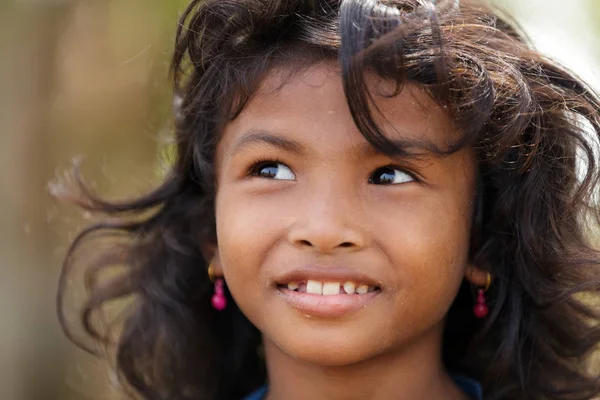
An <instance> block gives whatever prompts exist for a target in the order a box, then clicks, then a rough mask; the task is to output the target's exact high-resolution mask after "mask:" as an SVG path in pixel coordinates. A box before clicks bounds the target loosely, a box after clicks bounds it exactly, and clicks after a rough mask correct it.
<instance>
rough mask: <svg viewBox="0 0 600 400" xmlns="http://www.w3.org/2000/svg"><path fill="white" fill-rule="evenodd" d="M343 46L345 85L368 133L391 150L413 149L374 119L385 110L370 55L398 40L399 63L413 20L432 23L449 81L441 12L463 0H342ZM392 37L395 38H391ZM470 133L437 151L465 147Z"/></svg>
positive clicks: (440, 66) (442, 72)
mask: <svg viewBox="0 0 600 400" xmlns="http://www.w3.org/2000/svg"><path fill="white" fill-rule="evenodd" d="M339 4H340V32H341V39H342V41H341V49H340V53H339V62H340V66H341V69H342V75H343V77H344V79H343V83H344V91H345V93H346V97H347V99H348V104H349V107H350V110H351V112H352V116H353V118H354V120H355V123H356V125H357V126H358V128H359V129H360V131H361V132H362V133H363V135H364V136H365V138H366V139H367V140H368V141H369V142H370V143H371V144H372V145H373V146H374V147H376V148H377V149H379V150H380V151H382V152H384V153H388V154H390V155H407V154H406V149H400V148H398V146H396V145H395V144H394V143H393V142H392V141H390V140H389V139H388V138H387V137H386V136H385V135H384V134H383V133H382V132H381V131H380V129H379V127H378V126H377V124H376V123H375V122H374V118H373V112H372V111H371V110H372V109H374V110H375V111H376V112H377V113H378V114H379V115H380V116H383V113H381V112H380V111H379V110H378V108H377V106H376V102H375V101H374V99H373V95H372V93H371V91H370V90H369V89H368V87H367V83H366V81H365V76H364V70H365V68H364V67H365V66H366V64H367V62H368V61H367V60H368V58H369V55H372V53H373V50H375V49H377V48H378V47H379V48H380V47H385V46H388V45H393V46H394V65H396V66H402V65H403V58H404V48H403V35H404V34H406V33H407V32H408V31H409V26H408V25H409V22H410V25H414V26H416V25H417V24H418V25H423V24H425V25H428V26H429V27H430V28H431V34H432V37H433V39H434V43H437V47H438V49H439V55H440V57H439V58H438V62H437V64H436V72H437V76H438V81H439V82H441V83H442V84H441V85H440V86H442V87H443V86H444V82H445V78H444V77H446V76H447V70H446V65H445V61H444V57H443V40H442V35H441V32H440V27H439V19H438V15H439V13H452V12H456V11H458V10H459V6H460V0H448V1H437V0H389V1H378V0H342V1H341V2H340V3H339ZM388 39H389V40H388ZM403 82H404V76H403V74H402V70H399V71H398V74H397V75H396V87H397V89H396V91H395V94H398V91H399V90H398V89H399V88H401V87H402V83H403ZM467 139H468V138H466V137H465V138H462V140H460V141H458V142H457V143H455V144H453V145H451V146H450V148H448V149H439V148H433V149H430V150H431V151H433V152H435V153H440V154H451V153H453V152H454V151H456V150H458V149H460V148H461V147H462V146H463V145H464V142H466V141H467Z"/></svg>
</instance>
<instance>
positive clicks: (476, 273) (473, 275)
mask: <svg viewBox="0 0 600 400" xmlns="http://www.w3.org/2000/svg"><path fill="white" fill-rule="evenodd" d="M487 277H488V272H487V271H485V270H483V269H481V268H479V267H476V266H474V265H471V264H469V265H467V269H466V270H465V279H466V280H468V281H469V282H471V283H472V284H473V285H475V286H477V287H485V285H486V283H487Z"/></svg>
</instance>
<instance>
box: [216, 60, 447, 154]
mask: <svg viewBox="0 0 600 400" xmlns="http://www.w3.org/2000/svg"><path fill="white" fill-rule="evenodd" d="M288 72H289V71H286V70H285V69H275V70H273V71H271V72H270V73H268V74H267V75H266V77H265V79H264V80H263V81H262V82H261V84H260V85H259V86H258V89H257V91H256V93H255V94H254V95H253V97H252V98H251V99H250V101H249V102H248V103H247V104H246V106H245V107H244V109H243V110H242V112H241V113H240V114H239V115H238V116H237V118H236V119H235V120H233V121H231V122H230V123H229V124H228V125H227V126H226V127H225V132H224V136H223V137H222V140H223V141H225V142H228V141H230V139H233V138H234V137H236V136H239V135H242V134H243V132H244V131H248V130H251V129H268V130H272V131H280V132H290V131H298V130H300V131H304V132H312V133H313V134H316V133H317V132H320V133H322V134H323V133H325V132H328V133H329V135H328V136H330V137H331V136H335V135H334V133H335V132H338V133H341V132H345V133H347V134H349V133H354V134H357V135H358V137H357V136H356V135H346V136H348V138H351V137H354V138H355V139H356V138H358V139H360V136H362V135H360V132H359V131H358V128H357V127H356V125H355V123H354V120H353V118H352V115H351V112H350V109H349V107H348V104H347V100H346V96H345V94H344V88H343V83H342V78H341V73H340V70H339V68H338V67H337V65H336V64H335V63H334V62H330V63H320V64H316V65H313V66H310V67H307V68H306V69H303V70H302V71H300V72H297V73H295V74H293V75H290V74H289V73H288ZM367 84H368V86H369V90H370V92H371V94H372V95H373V101H374V103H373V105H372V106H371V113H372V117H373V120H374V122H375V123H376V124H377V125H378V126H379V127H380V129H381V130H382V131H383V132H384V133H385V134H386V135H387V136H389V137H390V138H398V137H399V138H407V139H414V138H423V139H427V140H430V141H432V142H434V143H437V144H445V143H448V141H449V140H448V139H449V138H452V137H456V136H457V132H456V129H455V128H454V125H453V123H452V121H451V120H450V118H449V117H448V116H447V114H446V113H445V112H444V110H443V109H442V107H440V105H438V104H437V103H436V102H435V101H434V100H433V99H432V98H431V97H430V96H429V95H428V94H427V93H426V92H425V90H423V89H422V88H420V87H418V86H416V85H414V84H410V83H408V84H406V85H405V87H404V88H403V90H402V91H401V92H400V93H399V94H398V95H396V96H390V95H391V94H392V93H394V89H395V85H394V84H393V83H391V82H389V81H385V80H383V79H382V78H380V77H378V76H376V75H375V74H370V75H369V74H367ZM363 139H364V138H363Z"/></svg>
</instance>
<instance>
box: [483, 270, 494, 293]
mask: <svg viewBox="0 0 600 400" xmlns="http://www.w3.org/2000/svg"><path fill="white" fill-rule="evenodd" d="M491 284H492V274H490V273H489V272H486V274H485V288H484V289H483V291H484V292H487V291H488V289H489V288H490V285H491Z"/></svg>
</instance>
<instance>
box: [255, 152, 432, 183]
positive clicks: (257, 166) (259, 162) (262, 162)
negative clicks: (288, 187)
mask: <svg viewBox="0 0 600 400" xmlns="http://www.w3.org/2000/svg"><path fill="white" fill-rule="evenodd" d="M267 164H284V165H286V166H287V164H286V163H285V162H283V161H281V159H279V158H257V159H255V160H254V161H253V162H252V164H251V165H250V168H249V169H248V173H247V174H246V175H247V176H248V177H251V176H258V172H259V171H260V168H261V167H263V166H265V165H267ZM385 168H390V169H397V170H398V171H401V172H403V173H405V174H407V175H408V176H410V177H411V178H412V179H414V182H421V179H420V178H419V177H418V176H417V175H416V174H415V173H413V172H411V171H409V170H407V169H406V168H404V167H400V166H399V165H394V164H388V165H383V166H381V167H378V168H376V169H375V170H374V171H373V172H372V173H371V174H370V175H369V182H370V181H371V180H372V177H373V175H374V174H375V172H377V171H378V170H380V169H385ZM384 186H391V185H384Z"/></svg>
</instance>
